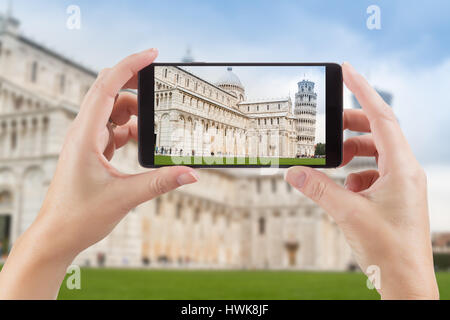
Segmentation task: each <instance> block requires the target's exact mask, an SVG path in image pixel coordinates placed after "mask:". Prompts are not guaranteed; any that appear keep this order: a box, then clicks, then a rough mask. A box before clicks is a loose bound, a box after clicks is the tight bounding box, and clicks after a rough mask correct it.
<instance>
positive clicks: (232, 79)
mask: <svg viewBox="0 0 450 320" xmlns="http://www.w3.org/2000/svg"><path fill="white" fill-rule="evenodd" d="M216 85H217V86H219V87H220V86H237V87H239V88H242V89H244V87H243V86H242V83H241V80H239V78H238V76H237V75H236V74H235V73H234V72H233V69H232V68H231V67H228V68H227V71H226V72H224V73H223V74H222V75H221V76H220V77H219V79H218V80H217V81H216Z"/></svg>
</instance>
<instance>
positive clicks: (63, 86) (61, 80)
mask: <svg viewBox="0 0 450 320" xmlns="http://www.w3.org/2000/svg"><path fill="white" fill-rule="evenodd" d="M65 90H66V75H65V74H62V75H60V76H59V93H64V91H65Z"/></svg>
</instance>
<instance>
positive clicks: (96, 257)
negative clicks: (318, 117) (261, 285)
mask: <svg viewBox="0 0 450 320" xmlns="http://www.w3.org/2000/svg"><path fill="white" fill-rule="evenodd" d="M18 26H19V22H18V21H17V20H15V19H13V18H11V17H8V18H5V17H2V16H0V28H1V29H0V245H1V246H2V252H3V253H5V252H7V251H8V250H9V248H10V247H11V245H12V244H13V243H14V242H15V241H16V240H17V238H18V237H19V236H20V234H22V233H23V232H24V231H25V230H26V228H28V227H29V225H30V224H31V223H32V221H33V220H34V218H35V217H36V215H37V213H38V211H39V209H40V206H41V204H42V201H43V199H44V196H45V193H46V191H47V189H48V186H49V184H50V181H51V179H52V176H53V173H54V170H55V168H56V163H57V160H58V154H59V151H60V149H61V146H62V143H63V140H64V136H65V133H66V130H67V128H68V127H69V125H70V123H71V122H72V121H73V119H74V117H75V116H76V114H77V112H78V108H79V105H80V103H81V101H82V99H83V97H84V95H85V93H86V92H87V90H88V88H89V87H90V85H91V84H92V82H93V81H94V79H95V77H96V73H95V72H93V71H91V70H89V69H87V68H85V67H83V66H82V65H80V64H77V63H75V62H74V61H72V60H70V59H67V58H65V57H63V56H61V55H59V54H58V53H56V52H54V51H51V50H49V49H47V48H45V47H43V46H42V45H40V44H39V43H37V42H34V41H32V40H30V39H28V38H26V37H24V36H22V35H21V34H20V32H19V31H18ZM171 70H172V72H175V71H176V72H178V73H179V75H180V77H184V78H182V79H183V80H182V82H184V81H186V79H187V78H189V79H194V76H193V75H191V74H189V73H187V72H185V71H183V70H179V69H176V68H172V69H171ZM161 72H164V70H161ZM230 72H231V71H230ZM169 74H170V73H169ZM158 77H159V78H161V79H164V76H163V75H162V74H160V75H158ZM171 78H172V79H174V74H171ZM191 81H193V80H190V81H189V82H191ZM203 84H204V82H201V81H200V80H198V85H199V86H200V88H197V90H200V92H198V91H197V95H201V92H202V90H203V88H202V87H201V85H203ZM158 85H159V86H160V87H159V88H158V90H159V91H158V94H159V96H158V97H157V99H159V101H157V104H158V107H159V109H158V110H159V111H158V112H159V113H158V115H160V116H161V118H162V117H163V115H164V112H166V111H164V110H165V109H164V108H166V106H168V105H169V101H170V93H171V94H172V97H171V99H172V105H173V103H174V102H175V101H177V103H178V105H177V108H178V109H177V110H178V111H177V112H178V113H175V111H170V112H168V116H169V117H168V119H167V120H162V119H161V121H169V122H171V123H172V122H173V123H174V124H178V125H179V123H180V122H178V121H179V119H180V117H184V119H185V122H184V124H185V125H186V126H187V128H188V129H189V130H193V131H194V132H195V130H199V128H201V130H206V126H208V127H209V128H210V130H218V132H220V134H219V135H218V136H215V137H216V138H215V139H214V141H213V143H211V144H208V143H207V144H206V147H204V146H202V147H201V148H204V149H203V150H206V151H201V150H202V149H197V148H196V147H193V146H196V145H198V144H199V142H198V141H197V142H196V140H195V139H194V140H192V138H191V140H190V141H191V142H187V143H191V145H185V146H184V147H183V149H185V150H188V151H189V150H190V149H194V150H195V151H197V152H206V153H208V152H215V153H219V152H220V153H222V154H227V153H232V154H240V153H245V152H246V150H237V149H233V143H232V140H230V142H226V143H223V141H222V140H220V139H223V137H225V136H226V137H228V136H233V135H231V134H229V133H228V132H227V134H226V135H225V131H226V130H234V132H241V133H242V134H243V135H244V133H245V135H255V136H256V137H258V135H262V136H263V137H262V138H261V139H262V140H261V141H263V142H261V144H260V146H262V147H261V149H262V150H261V152H263V153H266V154H270V152H271V149H270V148H269V147H267V146H268V145H269V146H270V145H271V142H269V141H271V140H270V139H271V138H270V137H271V135H270V134H269V132H270V130H272V129H271V128H272V126H273V127H275V126H278V122H277V120H276V119H279V121H280V126H281V125H282V124H286V125H287V127H285V128H284V129H283V134H284V135H282V136H283V138H282V139H284V140H285V143H284V144H280V145H283V146H284V147H283V149H278V150H279V152H287V154H290V155H295V154H296V152H298V150H299V149H298V146H299V145H300V146H302V147H303V146H304V147H305V148H308V144H307V143H303V142H302V143H301V144H298V140H296V137H298V136H299V134H297V133H296V132H297V131H296V130H295V127H296V126H298V125H300V126H301V125H302V124H301V123H302V122H301V121H302V119H306V118H302V117H300V115H301V114H302V113H300V114H298V115H295V113H294V114H291V113H289V110H290V109H289V105H290V103H291V102H290V101H289V100H288V99H286V100H280V101H272V102H267V101H266V102H264V103H260V102H258V103H250V102H248V101H247V102H246V101H245V99H244V92H243V88H241V87H240V86H235V83H234V84H233V83H228V84H225V83H222V84H221V87H219V86H214V85H210V89H211V90H212V93H211V94H212V98H211V99H209V100H210V101H209V102H208V103H207V104H205V103H204V101H202V100H200V99H198V98H196V97H197V96H196V95H195V94H194V93H195V90H194V89H195V82H193V83H190V84H189V86H188V85H186V87H183V88H182V87H178V89H176V90H175V89H174V88H173V87H174V84H173V83H171V82H170V81H169V80H167V81H164V82H163V81H160V82H158V83H157V86H158ZM309 85H311V84H309ZM164 86H166V87H164ZM192 86H194V87H192ZM226 86H228V87H226ZM189 88H190V89H189ZM226 88H227V90H228V91H227V90H225V89H226ZM205 90H206V89H205ZM232 92H234V94H232ZM216 93H217V97H216V96H215V95H216ZM208 94H209V93H208ZM240 94H242V97H241V96H240ZM222 96H223V101H222ZM183 97H184V104H183ZM204 98H205V97H203V98H202V99H203V100H205V99H204ZM191 99H192V102H191ZM195 99H197V100H195ZM228 99H229V100H230V101H229V102H228ZM220 101H222V102H223V106H218V103H219V102H220ZM197 103H198V108H199V109H196V111H195V112H193V111H192V109H189V108H188V107H190V104H192V106H195V107H197ZM258 106H259V108H260V111H258ZM225 107H227V108H229V109H226V108H225ZM203 108H210V109H209V110H210V111H211V112H213V114H214V116H210V117H209V118H208V119H209V120H207V119H206V118H203V117H202V116H201V112H204V111H202V110H204V109H203ZM236 108H237V109H236ZM267 108H268V109H269V110H267ZM187 109H189V112H188V111H185V112H184V111H181V110H187ZM264 109H265V110H264ZM311 116H312V115H311ZM189 117H190V118H191V120H192V124H189V125H188V123H189ZM214 119H215V120H214ZM231 119H234V120H233V121H231ZM202 120H203V121H205V123H204V126H203V127H200V126H199V124H198V123H199V122H200V123H201V121H202ZM217 120H220V121H217ZM258 120H259V121H260V125H259V126H258V125H257V123H258ZM264 120H265V121H264ZM271 120H272V121H271ZM289 121H292V123H291V126H292V127H289ZM195 123H197V127H196V126H195ZM252 123H253V127H252ZM263 123H265V124H263ZM312 125H313V124H311V128H312ZM183 128H186V127H183ZM184 130H186V129H184ZM244 130H247V131H244ZM213 132H214V131H213ZM238 136H239V134H238ZM300 136H303V133H302V135H300ZM163 137H164V133H160V134H159V138H160V139H161V140H160V141H161V142H160V146H163V145H164V144H165V142H164V141H165V140H164V139H165V138H163ZM209 137H211V136H209ZM220 137H222V138H220ZM311 137H312V136H311V135H310V134H306V133H305V135H304V138H305V139H306V138H308V139H309V138H311ZM182 138H183V137H182ZM216 139H217V140H218V141H222V142H221V143H219V142H217V141H216ZM242 139H244V137H242ZM192 141H193V142H192ZM209 141H211V139H210V140H209ZM264 141H267V144H265V142H264ZM312 141H313V140H311V142H312ZM207 142H208V139H207ZM216 142H217V143H216ZM280 148H281V147H280ZM300 150H301V149H300ZM274 152H275V151H274ZM289 152H290V153H289ZM306 152H309V151H306ZM113 164H114V166H116V167H117V168H118V169H119V170H122V171H124V172H139V171H141V170H142V169H141V168H140V167H139V165H138V160H137V145H136V144H135V143H133V142H130V143H128V144H127V145H125V146H124V147H123V148H121V149H120V150H118V151H117V153H116V154H115V155H114V159H113ZM329 172H330V171H329ZM282 173H283V172H282V171H278V172H277V173H276V174H273V175H270V176H269V175H261V174H260V171H259V170H258V169H214V170H213V169H210V170H199V175H200V181H199V182H198V183H197V184H194V185H189V186H183V187H181V188H179V189H177V190H175V191H173V192H170V193H168V194H165V195H163V196H160V197H158V198H157V199H154V200H152V201H149V202H147V203H144V204H142V205H140V206H139V207H137V208H135V209H134V210H132V211H131V212H130V213H129V214H128V215H127V216H126V217H125V218H124V219H123V221H121V222H120V223H119V224H118V226H117V228H116V229H114V231H113V232H112V233H111V234H110V235H109V236H108V237H106V238H105V239H104V240H102V241H100V242H99V243H97V244H95V245H94V246H92V247H90V248H88V249H87V250H85V251H84V252H82V253H81V254H80V255H79V256H78V257H77V258H76V259H75V261H74V263H75V264H79V265H81V266H85V265H90V266H97V265H106V266H115V267H126V266H128V267H149V268H152V267H157V268H161V267H166V268H172V267H173V268H174V267H182V268H247V269H252V268H269V269H285V268H292V269H313V270H344V269H346V268H348V266H349V264H351V254H350V249H349V248H348V246H347V244H346V242H345V239H344V237H343V235H342V233H341V232H340V231H339V229H338V227H337V226H336V224H335V223H334V222H333V221H332V220H331V219H330V218H329V217H328V216H327V215H326V214H325V212H323V211H322V210H321V209H320V208H318V207H317V206H315V205H314V204H313V203H312V202H311V201H310V200H308V199H307V198H305V197H304V196H303V195H302V194H300V193H299V192H297V191H296V190H294V189H292V188H291V187H290V186H289V185H288V184H286V182H285V181H284V179H283V176H282ZM330 174H332V175H333V177H334V179H336V180H337V181H340V182H342V180H343V176H341V175H340V173H339V172H331V173H330Z"/></svg>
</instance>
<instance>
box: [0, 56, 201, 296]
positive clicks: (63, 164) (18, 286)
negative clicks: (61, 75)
mask: <svg viewBox="0 0 450 320" xmlns="http://www.w3.org/2000/svg"><path fill="white" fill-rule="evenodd" d="M156 56H157V51H156V50H155V49H151V50H147V51H144V52H141V53H138V54H134V55H132V56H129V57H127V58H125V59H124V60H122V61H121V62H119V63H118V64H117V65H116V66H115V67H113V68H111V69H105V70H103V71H102V72H100V74H99V76H98V78H97V79H96V81H95V82H94V84H93V85H92V87H91V88H90V90H89V92H88V93H87V94H86V97H85V98H84V101H83V103H82V105H81V108H80V112H79V113H78V115H77V117H76V118H75V120H74V122H73V124H72V125H71V127H70V128H69V130H68V133H67V136H66V139H65V142H64V145H63V148H62V151H61V153H60V157H59V161H58V165H57V168H56V172H55V176H54V177H53V180H52V182H51V185H50V187H49V190H48V193H47V195H46V198H45V200H44V203H43V206H42V208H41V210H40V212H39V214H38V216H37V218H36V220H35V221H34V222H33V224H32V225H31V227H30V228H29V229H28V230H27V231H26V232H25V233H24V234H23V235H22V236H21V237H20V238H19V239H18V240H17V241H16V243H15V245H14V247H13V249H12V251H11V254H10V256H9V258H8V260H7V262H6V264H5V266H4V268H3V270H2V272H1V274H0V298H13V299H14V298H21V299H22V298H38V299H41V298H55V297H56V295H57V293H58V289H59V287H60V284H61V281H62V280H63V278H64V275H65V273H66V268H67V267H68V265H69V264H70V263H71V262H72V260H73V259H74V258H75V256H76V255H77V254H78V253H79V252H80V251H82V250H83V249H85V248H87V247H89V246H91V245H92V244H94V243H96V242H98V241H100V240H101V239H103V238H104V237H105V236H107V235H108V234H109V233H110V232H111V231H112V230H113V228H114V227H115V226H116V225H117V223H119V221H120V220H121V219H122V218H123V217H124V216H125V215H126V214H127V213H128V212H129V211H130V210H131V209H133V208H134V207H136V206H137V205H139V204H140V203H142V202H144V201H147V200H150V199H152V198H154V197H156V196H158V195H160V194H163V193H165V192H168V191H170V190H172V189H175V188H177V187H179V186H181V185H184V184H188V183H193V182H196V181H197V176H196V174H195V172H194V171H193V169H191V168H187V167H165V168H161V169H158V170H153V171H149V172H146V173H141V174H133V175H129V174H124V173H121V172H119V171H118V170H117V169H115V168H114V167H113V166H112V165H111V164H110V163H109V160H110V159H111V158H112V156H113V154H114V150H115V149H117V148H120V147H121V146H123V145H124V144H126V143H127V142H128V140H129V139H130V138H133V139H137V127H136V119H133V118H131V116H132V115H137V100H136V97H135V96H134V95H132V94H129V93H121V94H120V95H119V96H117V94H118V92H119V91H120V90H121V89H122V88H133V89H136V88H137V72H138V71H139V70H141V69H142V68H144V67H146V66H147V65H149V64H151V63H152V62H153V60H154V59H155V58H156ZM109 119H111V120H112V122H114V123H115V124H116V125H118V126H117V127H115V128H113V127H112V126H111V125H110V124H109Z"/></svg>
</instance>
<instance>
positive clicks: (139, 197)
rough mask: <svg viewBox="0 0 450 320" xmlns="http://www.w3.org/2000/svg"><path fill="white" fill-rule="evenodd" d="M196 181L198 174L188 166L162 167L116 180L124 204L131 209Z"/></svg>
mask: <svg viewBox="0 0 450 320" xmlns="http://www.w3.org/2000/svg"><path fill="white" fill-rule="evenodd" d="M197 181H198V175H197V173H196V172H195V171H194V169H192V168H189V167H182V166H175V167H163V168H159V169H156V170H152V171H149V172H146V173H141V174H136V175H129V176H126V177H123V178H121V179H117V180H116V182H115V183H116V187H117V188H118V191H120V192H119V194H123V197H122V199H123V201H126V203H124V205H125V206H126V207H127V208H128V209H132V208H134V207H136V206H137V205H139V204H140V203H143V202H145V201H148V200H151V199H153V198H155V197H157V196H159V195H161V194H164V193H166V192H169V191H171V190H173V189H176V188H178V187H180V186H182V185H186V184H190V183H194V182H197Z"/></svg>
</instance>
